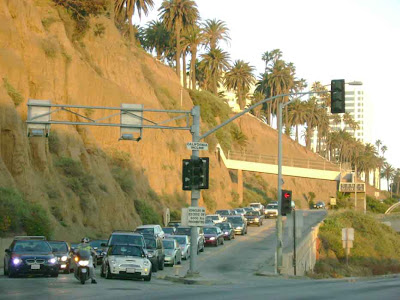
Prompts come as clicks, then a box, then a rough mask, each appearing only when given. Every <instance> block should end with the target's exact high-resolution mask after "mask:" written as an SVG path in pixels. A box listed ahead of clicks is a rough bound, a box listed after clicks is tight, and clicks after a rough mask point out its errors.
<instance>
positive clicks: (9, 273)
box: [7, 269, 17, 278]
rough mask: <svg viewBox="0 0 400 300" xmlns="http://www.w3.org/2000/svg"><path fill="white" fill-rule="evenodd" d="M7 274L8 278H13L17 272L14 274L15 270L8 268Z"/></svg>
mask: <svg viewBox="0 0 400 300" xmlns="http://www.w3.org/2000/svg"><path fill="white" fill-rule="evenodd" d="M7 274H8V277H9V278H14V277H16V276H17V274H16V273H15V272H13V271H12V270H10V269H9V270H8V273H7Z"/></svg>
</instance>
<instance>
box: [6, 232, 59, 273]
mask: <svg viewBox="0 0 400 300" xmlns="http://www.w3.org/2000/svg"><path fill="white" fill-rule="evenodd" d="M5 252H6V253H5V256H4V275H8V276H9V277H16V276H18V275H29V274H40V275H50V276H51V277H58V268H59V267H58V261H57V257H56V256H55V255H54V254H53V250H52V248H51V246H50V245H49V243H48V242H47V241H46V239H45V237H15V239H14V241H13V242H12V243H11V245H10V247H9V248H7V249H6V250H5Z"/></svg>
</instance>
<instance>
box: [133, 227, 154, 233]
mask: <svg viewBox="0 0 400 300" xmlns="http://www.w3.org/2000/svg"><path fill="white" fill-rule="evenodd" d="M136 231H138V232H140V233H147V234H154V228H136Z"/></svg>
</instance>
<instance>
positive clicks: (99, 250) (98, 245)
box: [89, 240, 107, 265]
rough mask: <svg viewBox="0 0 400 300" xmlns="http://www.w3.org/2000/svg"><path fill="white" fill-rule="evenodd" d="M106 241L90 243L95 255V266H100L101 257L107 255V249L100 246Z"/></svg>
mask: <svg viewBox="0 0 400 300" xmlns="http://www.w3.org/2000/svg"><path fill="white" fill-rule="evenodd" d="M106 243H107V240H92V241H90V243H89V244H90V246H91V247H92V248H93V250H94V251H95V252H96V254H97V264H98V265H101V264H102V263H103V257H104V255H106V253H107V247H104V246H102V244H106Z"/></svg>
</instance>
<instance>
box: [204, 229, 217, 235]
mask: <svg viewBox="0 0 400 300" xmlns="http://www.w3.org/2000/svg"><path fill="white" fill-rule="evenodd" d="M204 233H205V234H217V228H212V227H204Z"/></svg>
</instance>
